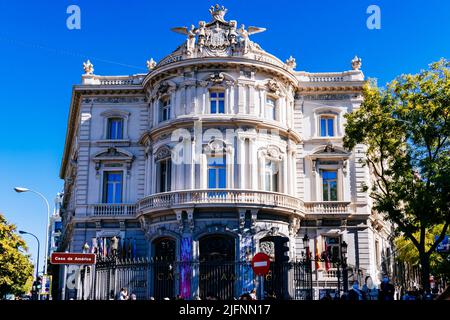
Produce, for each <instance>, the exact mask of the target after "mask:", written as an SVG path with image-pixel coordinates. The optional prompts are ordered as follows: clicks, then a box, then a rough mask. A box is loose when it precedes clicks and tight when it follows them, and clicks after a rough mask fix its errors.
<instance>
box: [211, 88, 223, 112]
mask: <svg viewBox="0 0 450 320" xmlns="http://www.w3.org/2000/svg"><path fill="white" fill-rule="evenodd" d="M209 99H210V102H209V103H210V113H213V114H218V113H225V92H224V91H211V92H210V93H209Z"/></svg>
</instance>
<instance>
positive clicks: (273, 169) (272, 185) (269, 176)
mask: <svg viewBox="0 0 450 320" xmlns="http://www.w3.org/2000/svg"><path fill="white" fill-rule="evenodd" d="M278 171H279V170H278V164H277V163H276V162H274V161H266V165H265V168H264V179H265V189H266V191H272V192H278V191H279V189H278Z"/></svg>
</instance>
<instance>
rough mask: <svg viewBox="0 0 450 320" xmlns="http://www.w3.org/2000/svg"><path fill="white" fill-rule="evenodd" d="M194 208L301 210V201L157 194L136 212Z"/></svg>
mask: <svg viewBox="0 0 450 320" xmlns="http://www.w3.org/2000/svg"><path fill="white" fill-rule="evenodd" d="M191 205H192V206H194V205H212V206H220V205H227V206H229V205H236V206H255V207H275V208H282V209H287V210H291V211H303V210H302V208H303V202H302V201H301V200H300V199H298V198H295V197H292V196H289V195H285V194H281V193H276V192H268V191H253V190H236V189H232V190H230V189H223V190H222V189H207V190H182V191H172V192H164V193H158V194H154V195H151V196H148V197H146V198H144V199H142V200H140V201H139V202H138V212H144V213H145V212H151V211H155V210H161V209H168V208H177V207H186V206H191Z"/></svg>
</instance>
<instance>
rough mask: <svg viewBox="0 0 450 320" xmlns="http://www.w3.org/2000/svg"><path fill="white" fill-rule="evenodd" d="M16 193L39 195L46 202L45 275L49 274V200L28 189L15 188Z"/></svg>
mask: <svg viewBox="0 0 450 320" xmlns="http://www.w3.org/2000/svg"><path fill="white" fill-rule="evenodd" d="M14 191H15V192H17V193H23V192H32V193H35V194H37V195H38V196H39V197H41V198H42V199H43V200H44V202H45V204H46V206H47V222H46V224H45V250H44V257H45V259H44V274H47V259H48V228H49V227H48V224H49V221H50V205H49V204H48V200H47V198H45V197H44V195H43V194H42V193H40V192H37V191H34V190H31V189H28V188H23V187H15V188H14Z"/></svg>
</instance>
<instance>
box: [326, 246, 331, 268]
mask: <svg viewBox="0 0 450 320" xmlns="http://www.w3.org/2000/svg"><path fill="white" fill-rule="evenodd" d="M330 267H331V263H330V254H329V252H328V245H327V240H326V239H325V270H326V271H328V270H330Z"/></svg>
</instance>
